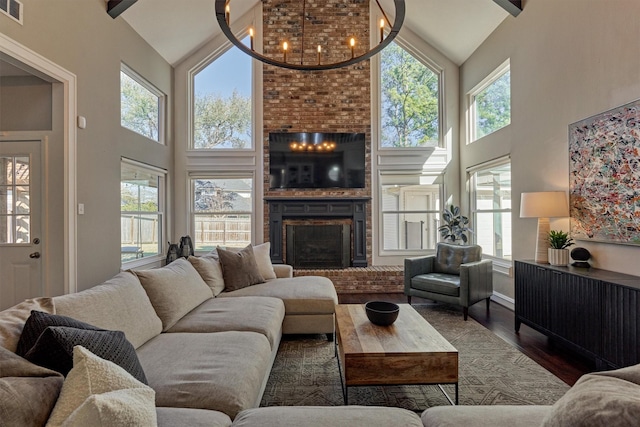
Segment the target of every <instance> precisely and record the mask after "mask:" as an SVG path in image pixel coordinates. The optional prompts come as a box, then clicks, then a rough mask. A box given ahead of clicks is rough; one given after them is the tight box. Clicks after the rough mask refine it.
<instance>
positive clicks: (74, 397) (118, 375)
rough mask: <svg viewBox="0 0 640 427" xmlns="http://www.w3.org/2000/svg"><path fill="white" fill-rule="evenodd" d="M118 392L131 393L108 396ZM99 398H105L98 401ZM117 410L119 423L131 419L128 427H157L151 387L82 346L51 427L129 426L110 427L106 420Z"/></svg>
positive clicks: (49, 426)
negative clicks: (126, 391) (119, 412)
mask: <svg viewBox="0 0 640 427" xmlns="http://www.w3.org/2000/svg"><path fill="white" fill-rule="evenodd" d="M118 390H131V392H130V393H114V394H107V393H110V392H113V391H118ZM105 394H106V395H105ZM97 395H103V396H100V397H99V398H97V399H96V397H95V396H97ZM124 396H126V397H127V398H126V399H125V398H123V397H124ZM132 397H135V398H133V399H131V398H132ZM105 406H108V407H109V412H107V413H104V414H100V413H99V411H97V410H96V409H97V408H103V407H105ZM116 407H118V408H119V409H118V410H119V411H122V415H121V417H119V418H118V419H119V420H121V419H123V418H125V419H130V420H131V422H130V423H129V424H128V425H136V426H138V425H140V426H153V425H156V422H157V420H156V410H155V392H154V391H153V389H151V387H149V386H146V385H144V384H142V383H141V382H140V381H138V380H136V379H135V378H133V377H132V376H131V375H130V374H129V373H128V372H127V371H125V370H124V369H122V368H121V367H119V366H118V365H116V364H115V363H112V362H109V361H107V360H104V359H101V358H99V357H98V356H96V355H95V354H93V353H91V352H90V351H89V350H87V349H86V348H84V347H82V346H79V345H78V346H76V347H74V349H73V369H71V371H69V375H67V378H66V379H65V381H64V384H63V385H62V391H61V392H60V397H58V401H57V402H56V406H55V407H54V408H53V412H52V413H51V417H50V418H49V421H48V422H47V427H57V426H62V425H65V426H67V425H69V426H81V425H82V426H88V425H103V426H105V425H108V426H111V425H113V426H120V425H126V424H118V423H116V424H108V422H109V421H108V420H107V419H106V418H104V417H109V416H110V415H111V414H110V413H111V412H113V411H114V409H115V408H116Z"/></svg>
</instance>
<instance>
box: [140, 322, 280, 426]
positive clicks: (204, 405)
mask: <svg viewBox="0 0 640 427" xmlns="http://www.w3.org/2000/svg"><path fill="white" fill-rule="evenodd" d="M137 353H138V358H139V359H140V364H141V365H142V368H143V369H144V372H145V374H146V376H147V380H148V381H149V385H150V386H151V388H153V389H154V390H155V392H156V405H157V406H172V407H180V408H199V409H212V410H217V411H221V412H224V413H225V414H227V415H228V416H229V417H230V418H234V417H235V416H236V414H237V413H238V412H239V411H241V410H243V409H248V408H253V407H256V406H258V405H259V404H260V399H261V395H262V390H263V389H264V388H263V387H262V384H266V381H267V379H268V377H269V373H270V368H271V345H270V344H269V340H267V338H266V337H265V336H264V335H262V334H258V333H255V332H235V331H229V332H216V333H186V332H181V333H172V334H161V335H159V336H157V337H156V338H154V339H153V340H151V341H149V342H147V343H146V344H144V345H143V346H142V347H140V348H139V349H138V350H137Z"/></svg>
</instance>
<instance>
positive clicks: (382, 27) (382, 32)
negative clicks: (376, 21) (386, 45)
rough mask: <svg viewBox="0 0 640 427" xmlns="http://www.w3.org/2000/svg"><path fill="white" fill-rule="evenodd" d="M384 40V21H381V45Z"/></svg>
mask: <svg viewBox="0 0 640 427" xmlns="http://www.w3.org/2000/svg"><path fill="white" fill-rule="evenodd" d="M382 40H384V19H380V43H382Z"/></svg>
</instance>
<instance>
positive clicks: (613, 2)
mask: <svg viewBox="0 0 640 427" xmlns="http://www.w3.org/2000/svg"><path fill="white" fill-rule="evenodd" d="M523 3H524V10H523V12H522V13H521V14H520V15H519V16H518V17H516V18H514V17H511V16H509V17H508V18H507V19H506V20H505V21H504V22H503V23H502V24H501V25H500V26H499V27H498V28H497V29H496V31H495V32H494V33H493V34H492V35H491V36H490V37H489V38H488V39H487V40H486V41H485V42H484V43H483V44H482V45H481V46H480V47H479V48H478V49H477V51H476V52H474V54H473V55H472V56H471V57H470V58H469V59H468V60H467V61H466V62H465V63H464V64H463V65H462V67H461V69H460V94H461V105H462V106H463V111H462V112H461V129H463V130H464V129H466V128H465V126H466V124H465V118H466V110H465V109H466V106H467V104H468V102H467V99H466V96H465V95H466V94H467V93H468V92H469V91H470V90H471V89H472V88H473V87H474V86H475V85H476V84H478V82H480V81H481V80H482V79H483V78H484V77H485V76H486V75H487V74H489V73H491V71H493V70H494V69H495V68H496V67H498V66H499V65H500V64H501V63H502V62H504V61H505V60H506V59H507V58H511V125H509V126H508V127H506V128H504V129H502V130H499V131H497V132H495V133H494V134H491V135H488V136H486V137H484V138H482V139H481V140H479V141H477V142H474V143H473V144H469V145H467V144H466V141H464V140H463V141H461V150H460V155H461V170H462V172H461V179H462V180H463V182H464V180H465V179H466V176H465V175H464V170H465V168H467V167H469V166H473V165H476V164H479V163H482V162H484V161H488V160H491V159H494V158H497V157H500V156H503V155H507V154H510V155H511V171H512V185H513V186H512V188H513V206H514V207H513V254H514V259H532V258H533V256H534V251H535V240H536V220H535V219H521V218H519V215H520V213H519V206H520V194H521V193H522V192H527V191H551V190H565V191H568V186H569V158H568V126H569V124H571V123H574V122H576V121H579V120H581V119H584V118H587V117H590V116H592V115H594V114H598V113H600V112H603V111H606V110H609V109H611V108H614V107H617V106H620V105H623V104H625V103H628V102H630V101H633V100H636V99H638V98H640V73H639V71H638V70H640V44H639V42H638V40H640V20H638V16H640V2H638V1H637V0H562V1H558V0H528V1H525V2H523ZM460 134H461V135H464V134H465V132H464V131H461V132H460ZM462 187H463V188H462V191H464V190H465V188H464V187H465V186H464V184H463V186H462ZM551 226H552V228H562V229H564V230H568V220H566V219H564V220H560V221H555V222H554V221H552V224H551ZM577 243H578V245H579V246H583V247H586V248H587V249H588V250H589V251H590V252H591V254H592V260H591V261H592V265H593V266H595V267H598V268H603V269H607V270H613V271H619V272H623V273H628V274H633V275H640V264H639V263H638V262H637V260H638V259H639V258H640V247H632V246H623V245H612V244H603V243H591V242H583V241H579V242H577ZM495 277H496V280H495V289H496V291H498V292H500V293H503V294H505V295H507V296H511V297H513V279H510V278H508V277H506V276H504V275H499V274H497V275H496V276H495Z"/></svg>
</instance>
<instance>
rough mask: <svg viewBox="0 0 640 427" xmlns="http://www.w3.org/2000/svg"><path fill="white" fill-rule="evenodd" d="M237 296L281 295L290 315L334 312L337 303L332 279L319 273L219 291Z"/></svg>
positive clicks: (223, 296) (221, 295) (225, 295)
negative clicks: (318, 274)
mask: <svg viewBox="0 0 640 427" xmlns="http://www.w3.org/2000/svg"><path fill="white" fill-rule="evenodd" d="M238 296H263V297H274V298H280V299H281V300H282V301H283V302H284V308H285V312H286V314H287V315H291V314H333V313H335V309H336V304H338V295H337V294H336V289H335V287H334V286H333V282H331V280H329V279H327V278H326V277H320V276H301V277H293V278H288V279H274V280H269V281H268V282H265V283H261V284H259V285H254V286H250V287H248V288H243V289H239V290H237V291H233V292H223V293H221V294H220V295H218V298H226V297H238Z"/></svg>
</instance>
